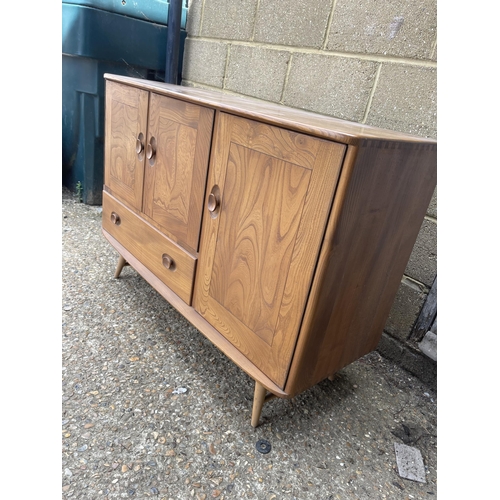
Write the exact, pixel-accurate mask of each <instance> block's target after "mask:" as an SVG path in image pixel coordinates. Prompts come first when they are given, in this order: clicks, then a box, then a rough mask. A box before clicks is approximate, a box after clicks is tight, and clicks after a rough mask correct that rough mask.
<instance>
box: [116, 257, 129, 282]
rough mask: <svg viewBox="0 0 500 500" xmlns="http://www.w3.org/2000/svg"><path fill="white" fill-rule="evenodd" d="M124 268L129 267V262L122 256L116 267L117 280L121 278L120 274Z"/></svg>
mask: <svg viewBox="0 0 500 500" xmlns="http://www.w3.org/2000/svg"><path fill="white" fill-rule="evenodd" d="M124 266H128V262H127V261H126V260H125V259H124V258H123V257H122V256H121V255H120V258H119V259H118V264H117V265H116V271H115V278H118V276H120V273H121V272H122V269H123V268H124Z"/></svg>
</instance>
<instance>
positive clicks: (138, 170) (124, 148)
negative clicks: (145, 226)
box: [104, 82, 149, 210]
mask: <svg viewBox="0 0 500 500" xmlns="http://www.w3.org/2000/svg"><path fill="white" fill-rule="evenodd" d="M148 100H149V92H148V91H146V90H140V89H138V88H134V87H129V86H127V85H121V84H119V83H115V82H107V84H106V111H105V119H106V121H105V128H106V146H105V159H104V163H105V166H104V172H105V174H104V183H105V185H106V186H108V187H109V188H110V190H111V192H112V194H114V195H115V196H117V197H118V198H120V199H121V200H122V201H123V202H125V203H126V204H127V205H129V206H130V207H132V208H135V209H137V210H141V208H142V188H143V181H144V159H145V147H146V136H147V119H148Z"/></svg>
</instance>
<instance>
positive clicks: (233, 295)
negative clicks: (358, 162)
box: [193, 113, 345, 387]
mask: <svg viewBox="0 0 500 500" xmlns="http://www.w3.org/2000/svg"><path fill="white" fill-rule="evenodd" d="M215 136H216V143H215V145H214V153H213V158H212V162H211V166H210V172H209V180H208V185H207V191H208V190H209V189H210V187H211V186H215V185H217V186H218V187H219V189H220V192H221V201H220V204H221V208H220V214H219V215H218V217H217V218H212V217H211V215H210V213H209V212H208V211H205V215H204V221H203V232H202V239H201V246H200V262H199V266H198V271H197V277H196V285H195V296H194V302H193V303H194V307H195V309H196V310H197V311H198V312H199V313H200V314H201V315H202V316H203V317H205V318H206V319H207V321H208V322H209V323H211V324H212V325H213V326H214V327H215V328H217V329H218V330H219V331H220V332H221V334H222V335H224V336H225V337H226V338H227V339H228V340H230V342H231V343H233V344H234V345H235V346H237V347H238V349H240V350H241V352H242V353H243V354H244V355H245V356H247V357H248V359H249V360H250V361H252V362H253V363H255V365H256V366H257V367H259V368H260V369H261V370H263V371H264V372H265V373H267V374H268V376H269V377H270V378H271V379H272V380H273V381H274V382H275V383H276V384H277V385H279V386H280V387H283V386H284V383H285V380H286V375H287V372H288V366H289V363H290V359H291V356H292V353H293V349H294V346H295V341H296V338H297V334H298V329H299V326H300V322H301V320H302V312H303V308H304V306H305V303H306V300H307V296H308V292H309V287H310V283H311V280H312V277H313V274H314V269H315V265H316V260H317V256H318V253H319V249H320V245H321V241H322V238H323V232H324V228H325V226H326V221H327V219H328V214H329V211H330V206H331V203H332V199H333V193H334V191H335V186H336V183H337V179H338V175H339V172H340V166H341V164H342V160H343V157H344V152H345V146H343V145H340V144H336V143H333V142H329V141H324V140H321V139H317V138H312V137H310V136H304V135H302V134H297V133H294V132H290V131H287V130H284V129H281V128H277V127H272V126H269V125H266V124H261V123H258V122H253V121H250V120H246V119H242V118H239V117H235V116H232V115H228V114H225V113H220V114H218V115H217V121H216V130H215Z"/></svg>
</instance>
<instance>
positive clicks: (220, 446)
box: [62, 188, 437, 500]
mask: <svg viewBox="0 0 500 500" xmlns="http://www.w3.org/2000/svg"><path fill="white" fill-rule="evenodd" d="M62 243H63V249H62V256H63V269H62V498H63V499H121V498H132V499H147V498H157V499H164V500H168V499H174V500H177V499H191V498H193V499H211V498H219V499H232V498H254V499H259V500H260V499H262V500H272V499H315V500H317V499H324V500H328V499H332V500H333V499H340V500H343V499H351V498H352V499H384V498H385V499H412V498H415V499H419V498H435V497H436V496H437V486H436V485H437V465H436V455H437V453H436V452H437V449H436V446H437V437H436V403H437V399H436V393H435V392H433V390H432V389H431V388H429V387H427V386H425V385H424V384H423V383H422V382H420V381H419V380H418V379H417V378H415V377H413V376H412V375H410V374H409V373H407V372H405V371H404V370H402V369H401V368H399V367H398V366H395V365H393V364H391V362H389V361H387V360H385V359H384V358H382V357H381V356H380V355H379V354H378V353H376V352H375V353H371V354H369V355H367V356H365V357H364V358H362V359H360V360H358V361H357V362H355V363H353V364H351V365H350V366H348V367H346V368H344V369H343V370H342V371H341V372H340V373H339V374H338V375H337V377H336V379H335V380H334V381H329V380H325V381H323V382H321V383H320V384H318V385H317V386H315V387H313V388H312V389H310V390H308V391H306V392H304V393H303V394H301V395H299V396H297V397H295V398H294V399H292V400H281V399H275V400H273V401H271V402H269V403H268V404H266V405H265V406H264V409H263V412H262V419H261V422H262V423H261V425H260V426H259V427H258V428H257V429H255V430H254V429H253V428H252V427H251V426H250V415H251V407H252V399H253V388H254V386H253V381H252V380H251V379H250V378H249V377H248V376H247V375H246V374H245V373H244V372H242V371H241V370H240V369H239V368H238V367H237V366H236V365H234V364H233V363H232V362H231V361H230V360H229V359H227V358H226V357H225V356H224V355H223V354H222V353H220V352H219V351H218V349H217V348H215V347H214V346H213V345H212V344H211V343H210V342H209V341H208V340H206V339H205V337H204V336H203V335H202V334H201V333H199V332H198V331H197V330H196V329H195V328H194V327H192V326H191V325H190V324H189V323H188V322H187V321H186V320H185V319H184V318H183V317H182V316H181V315H180V314H178V313H177V312H176V311H175V310H174V309H173V308H172V307H171V306H170V305H169V304H168V303H167V302H166V301H165V300H164V299H163V298H162V297H161V296H160V295H159V294H158V293H157V292H156V291H155V290H154V289H153V288H152V287H151V286H149V285H148V284H147V283H146V282H145V281H144V280H143V279H142V278H141V277H140V276H139V275H138V274H137V273H136V272H135V271H134V270H133V269H132V268H130V267H125V268H124V270H123V272H122V275H121V277H120V278H119V279H114V278H113V273H114V268H115V265H116V262H117V259H118V255H117V253H116V252H115V250H114V249H113V248H112V247H111V246H110V245H109V244H108V243H107V241H106V240H105V239H104V237H103V236H102V233H101V209H100V207H95V206H89V205H84V204H82V203H78V201H77V199H76V198H75V196H74V195H72V194H71V193H69V192H68V191H67V190H66V189H64V188H63V195H62ZM184 389H186V390H184ZM260 439H264V440H266V441H268V442H269V443H270V444H271V451H270V452H269V453H267V454H262V453H259V452H258V451H257V450H256V443H257V441H258V440H260ZM394 443H404V444H407V445H409V446H413V447H415V448H417V449H419V450H420V452H421V454H422V457H423V460H424V465H425V473H426V483H425V484H424V483H418V482H415V481H411V480H407V479H403V478H401V477H400V476H399V475H398V469H397V464H396V457H395V452H394Z"/></svg>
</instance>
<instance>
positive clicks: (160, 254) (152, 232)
mask: <svg viewBox="0 0 500 500" xmlns="http://www.w3.org/2000/svg"><path fill="white" fill-rule="evenodd" d="M102 227H103V229H104V230H105V231H107V232H108V233H109V234H111V236H113V237H114V238H115V239H116V240H117V241H118V242H119V243H121V244H122V245H123V246H124V247H125V248H127V250H129V251H130V253H131V254H132V255H133V256H134V257H136V258H137V259H138V260H139V261H140V262H142V263H143V264H144V265H145V266H146V267H147V268H148V269H149V270H150V271H151V272H152V273H154V274H155V275H156V276H157V277H158V278H159V279H160V280H161V281H162V282H163V283H165V285H167V286H168V287H169V288H171V289H172V290H173V291H174V292H175V293H176V294H177V295H178V296H179V297H180V298H182V300H184V302H186V303H187V304H188V305H190V304H191V297H192V290H193V283H194V273H195V269H196V260H197V259H196V257H193V256H192V255H190V254H189V253H187V252H186V251H185V250H184V249H182V248H181V247H180V246H179V245H177V244H176V243H174V242H173V241H172V240H170V239H169V238H167V237H166V236H164V235H163V234H161V233H160V232H159V231H158V230H157V229H156V228H154V227H153V226H151V225H150V224H149V223H147V222H145V221H144V220H142V219H141V218H140V217H138V216H137V215H135V214H134V213H132V212H131V211H130V210H129V209H128V208H126V207H125V206H124V205H123V204H122V203H120V202H119V201H118V200H116V199H115V198H113V197H112V196H111V195H109V194H108V193H106V192H104V193H103V200H102Z"/></svg>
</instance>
